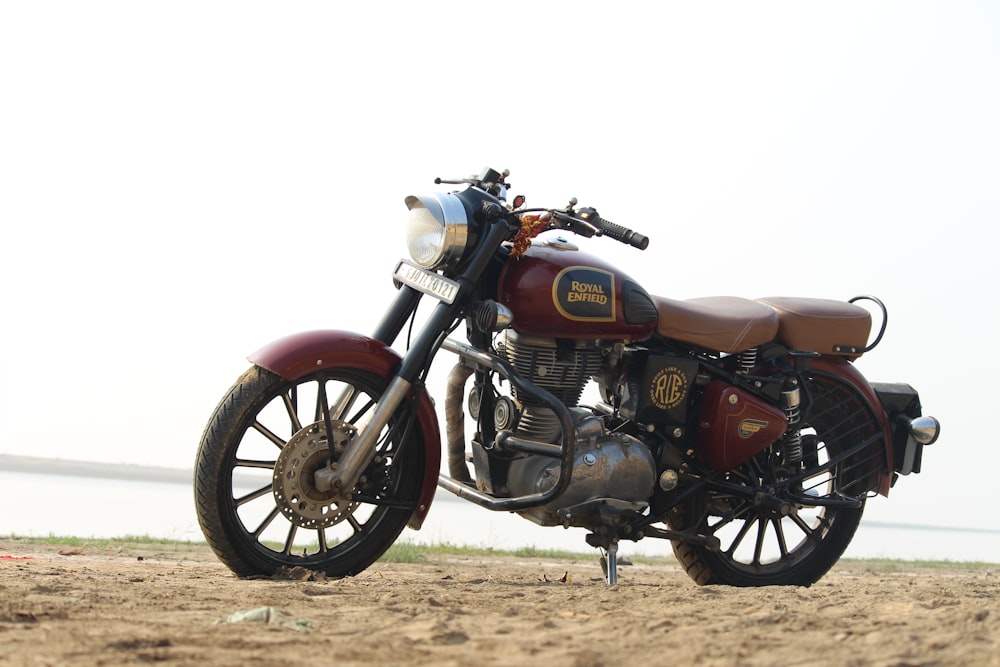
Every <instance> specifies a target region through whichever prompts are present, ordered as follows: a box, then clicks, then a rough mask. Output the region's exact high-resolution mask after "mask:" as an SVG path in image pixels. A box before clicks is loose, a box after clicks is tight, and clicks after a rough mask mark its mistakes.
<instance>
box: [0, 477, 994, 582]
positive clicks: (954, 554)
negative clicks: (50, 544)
mask: <svg viewBox="0 0 1000 667" xmlns="http://www.w3.org/2000/svg"><path fill="white" fill-rule="evenodd" d="M873 502H877V501H873ZM0 507H2V508H3V510H2V515H0V534H2V535H9V534H15V535H25V536H47V535H50V534H51V535H74V536H78V537H85V538H86V537H121V536H125V535H148V536H150V537H157V538H166V539H172V540H187V541H196V542H200V541H203V537H202V534H201V530H200V529H199V527H198V520H197V518H196V516H195V511H194V500H193V494H192V491H191V487H190V485H189V484H183V483H170V482H150V481H129V480H121V479H102V478H92V477H69V476H61V475H44V474H32V473H23V472H7V471H0ZM585 535H586V531H585V530H583V529H580V528H570V529H568V530H567V529H563V528H543V527H541V526H537V525H535V524H533V523H531V522H529V521H526V520H524V519H522V518H521V517H519V516H516V515H512V514H509V513H498V512H490V511H489V510H485V509H482V508H481V507H477V506H475V505H472V504H470V503H467V502H464V501H460V500H457V499H455V498H454V497H452V496H451V495H450V494H449V493H447V492H446V491H442V490H439V491H438V495H437V499H436V500H435V502H434V505H433V506H432V507H431V512H430V514H429V516H428V518H427V521H426V522H425V524H424V527H423V529H421V530H420V531H412V530H409V529H407V530H406V531H405V532H404V533H403V537H402V539H407V540H410V541H412V542H415V543H419V544H426V543H441V542H446V543H450V544H455V545H467V546H475V547H487V548H495V549H516V548H520V547H529V546H533V547H536V548H539V549H560V550H564V551H578V552H584V553H586V552H590V551H593V550H592V549H591V548H590V547H589V546H587V544H586V543H585V542H584V536H585ZM669 552H670V546H669V544H667V543H665V542H662V541H660V540H644V541H642V542H639V543H631V542H623V543H622V544H621V553H622V554H632V555H660V554H665V553H669ZM845 557H848V558H895V559H903V560H924V559H926V560H951V561H986V562H1000V532H997V531H975V530H967V529H948V528H940V527H927V526H912V525H899V524H891V523H883V522H878V521H866V520H862V522H861V527H860V528H859V529H858V532H857V535H856V536H855V539H854V541H853V542H852V543H851V545H850V546H849V547H848V549H847V552H846V554H845Z"/></svg>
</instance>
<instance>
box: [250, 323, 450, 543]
mask: <svg viewBox="0 0 1000 667" xmlns="http://www.w3.org/2000/svg"><path fill="white" fill-rule="evenodd" d="M248 359H249V360H250V362H251V363H253V364H256V365H257V366H260V367H261V368H266V369H267V370H269V371H271V372H272V373H275V374H277V375H280V376H281V377H283V378H285V379H286V380H298V379H300V378H302V377H304V376H305V375H308V374H309V373H312V372H315V371H317V370H321V369H323V368H333V367H339V368H354V369H357V370H362V371H367V372H369V373H374V374H375V375H378V376H379V377H382V378H385V379H386V380H390V379H392V378H393V377H394V376H395V375H396V372H397V371H398V370H399V366H400V364H401V363H402V358H401V357H400V356H399V354H398V353H396V351H395V350H393V349H392V348H390V347H389V346H387V345H386V344H385V343H383V342H381V341H379V340H375V339H374V338H369V337H367V336H362V335H361V334H357V333H352V332H350V331H336V330H323V331H306V332H303V333H297V334H292V335H291V336H286V337H285V338H281V339H278V340H276V341H274V342H273V343H270V344H268V345H265V346H264V347H262V348H261V349H259V350H257V351H256V352H254V353H253V354H251V355H250V356H249V357H248ZM417 393H419V396H418V398H417V423H418V424H419V426H420V430H421V432H422V434H423V441H424V449H425V451H424V461H425V466H424V480H423V483H422V485H421V490H420V498H419V500H418V501H417V508H416V510H414V513H413V517H412V518H411V519H410V523H409V526H410V528H413V529H415V530H416V529H419V528H420V526H421V525H422V524H423V522H424V518H426V516H427V512H428V510H429V509H430V506H431V502H432V501H433V500H434V492H435V491H436V490H437V477H438V471H439V470H440V468H441V430H440V428H439V426H438V420H437V413H436V412H435V411H434V404H433V402H432V401H431V398H430V396H429V395H428V394H427V392H426V391H420V392H416V391H415V390H411V393H410V395H409V396H408V399H409V400H410V401H412V400H413V398H414V396H415V395H416V394H417Z"/></svg>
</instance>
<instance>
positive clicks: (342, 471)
mask: <svg viewBox="0 0 1000 667" xmlns="http://www.w3.org/2000/svg"><path fill="white" fill-rule="evenodd" d="M508 175H509V174H508V173H507V172H504V173H498V172H497V171H494V170H492V169H486V170H484V171H483V172H482V173H481V174H480V175H478V176H474V177H470V178H465V179H459V180H450V181H448V180H441V179H437V180H436V181H435V182H436V183H438V184H446V185H449V186H455V187H454V188H453V189H452V190H451V191H448V192H438V193H434V194H429V195H420V196H410V197H407V198H406V200H405V201H406V206H407V208H408V211H409V218H408V223H407V229H406V236H407V245H408V249H409V254H410V257H409V259H404V260H401V261H399V263H398V264H397V266H396V268H395V271H394V273H393V278H394V282H395V285H396V287H397V288H398V291H397V294H396V296H395V299H394V301H393V302H392V303H391V305H389V307H388V309H387V310H386V312H385V314H384V316H383V317H382V319H381V321H380V323H379V324H378V326H377V328H376V330H375V331H374V332H373V333H372V335H370V336H366V335H363V334H359V333H352V332H349V331H338V330H324V331H310V332H305V333H298V334H294V335H291V336H288V337H286V338H282V339H280V340H278V341H275V342H273V343H271V344H269V345H266V346H265V347H263V348H262V349H260V350H258V351H257V352H255V353H254V354H252V355H250V357H249V360H250V361H251V362H252V364H253V365H252V366H251V368H250V369H249V370H247V371H246V373H244V374H243V375H242V376H241V377H240V378H239V379H238V380H237V381H236V383H235V384H234V385H233V387H232V388H231V389H230V390H229V392H228V393H227V394H226V395H225V396H224V397H223V399H222V401H221V402H220V403H219V405H218V407H217V408H216V410H215V412H214V414H213V415H212V416H211V418H210V420H209V422H208V425H207V426H206V429H205V432H204V434H203V437H202V440H201V443H200V447H199V450H198V454H197V461H196V466H195V480H194V482H195V498H196V505H197V512H198V518H199V522H200V525H201V528H202V530H203V532H204V534H205V537H206V539H207V541H208V543H209V545H211V547H212V549H213V550H214V552H215V553H216V555H217V556H218V557H219V558H220V559H221V560H222V562H224V563H225V564H226V565H227V566H228V567H229V568H230V569H231V570H232V571H233V572H234V573H235V574H236V575H238V576H241V577H249V576H260V575H271V574H274V573H276V572H278V571H279V570H281V569H282V568H292V567H304V568H307V569H310V570H316V571H322V572H325V573H326V574H327V575H329V576H331V577H342V576H350V575H355V574H357V573H359V572H361V571H362V570H364V569H365V568H367V567H368V566H370V565H371V564H372V563H373V562H375V561H376V560H377V559H378V558H379V557H381V556H382V554H383V553H384V552H385V551H386V550H387V549H388V548H389V547H390V546H391V545H392V544H393V543H394V542H395V540H396V539H397V538H398V536H399V535H400V533H401V532H402V530H403V529H404V527H407V526H409V527H411V528H414V529H419V528H420V526H421V524H422V523H423V521H424V519H425V517H426V516H427V514H428V511H429V510H430V507H431V502H432V500H433V499H434V495H435V490H436V489H437V487H441V488H443V489H445V490H446V491H449V492H451V493H453V494H455V495H456V496H458V497H459V498H462V499H464V500H467V501H469V502H472V503H475V504H477V505H479V506H481V507H483V508H485V509H487V510H493V511H503V512H514V513H517V514H518V515H520V516H522V517H524V518H525V519H527V520H530V521H533V522H535V523H537V524H540V525H542V526H563V527H579V528H583V529H586V530H587V531H588V532H587V534H586V541H587V543H588V544H590V545H591V546H593V547H596V548H598V549H600V553H601V563H602V566H603V569H604V572H605V579H606V582H607V583H608V584H615V583H617V578H618V573H617V569H618V559H617V553H618V545H619V542H620V541H621V540H631V541H638V540H641V539H646V538H658V539H663V540H668V541H670V542H671V544H672V547H673V552H674V554H675V556H676V558H677V560H678V561H679V562H680V564H681V565H682V566H683V567H684V568H685V570H686V571H687V573H688V574H689V575H690V576H691V578H692V579H693V580H694V581H695V582H697V583H698V584H727V585H734V586H764V585H804V586H808V585H810V584H813V583H815V582H816V581H818V580H819V579H820V578H821V577H822V576H823V575H824V574H825V573H826V572H827V571H828V570H829V569H830V568H831V567H832V566H833V565H834V563H836V562H837V560H838V559H839V558H840V556H841V555H842V554H843V552H844V550H845V549H846V548H847V546H848V544H849V543H850V542H851V539H852V537H853V536H854V533H855V531H856V529H857V527H858V524H859V522H860V521H861V516H862V512H863V510H864V507H865V503H866V500H867V499H868V498H869V497H871V496H874V495H888V493H889V490H890V488H891V487H892V486H893V485H894V484H895V482H896V481H897V479H898V478H899V476H901V475H909V474H914V473H919V472H920V469H921V462H922V453H923V448H924V446H926V445H930V444H933V443H934V442H935V441H936V440H937V438H938V435H939V433H940V428H941V426H940V423H939V422H938V420H937V419H935V418H933V417H929V416H923V414H922V411H921V410H922V409H921V405H920V398H919V396H918V394H917V392H916V391H915V390H914V389H913V388H912V387H910V386H909V385H907V384H901V383H870V382H869V381H868V380H866V379H865V377H864V376H863V375H862V374H861V373H860V372H859V371H858V369H857V368H856V366H855V365H854V364H853V362H854V361H855V360H856V359H858V358H859V357H860V356H861V355H863V354H865V353H867V352H870V351H871V350H872V349H873V348H874V347H875V346H876V345H878V343H879V341H880V340H881V339H882V335H883V334H884V332H885V327H886V322H887V311H886V308H885V306H884V304H883V303H882V302H881V301H879V300H878V299H877V298H875V297H873V296H860V297H855V298H853V299H850V300H849V301H844V302H841V301H835V300H827V299H816V298H794V297H770V298H762V299H756V300H750V299H745V298H740V297H731V296H716V297H706V298H696V299H689V300H674V299H670V298H666V297H662V296H656V295H654V294H651V293H649V292H647V291H646V290H645V289H644V288H643V287H642V286H640V285H639V284H638V283H637V282H636V281H634V280H633V279H631V278H630V277H629V276H628V275H626V274H625V273H624V272H622V271H621V270H619V269H617V268H615V267H613V266H611V265H609V264H608V263H606V262H604V261H602V260H601V259H600V258H598V257H594V256H591V255H588V254H586V253H584V252H582V251H580V250H579V249H578V247H577V246H576V245H574V244H573V243H571V242H570V241H568V240H567V239H566V236H568V235H569V234H570V233H572V234H577V235H579V236H582V237H598V236H603V237H607V238H609V239H613V240H615V241H619V242H621V243H624V244H626V245H629V246H632V247H634V248H637V249H639V250H645V249H646V247H647V246H648V244H649V239H648V238H647V237H646V236H644V235H642V234H640V233H637V232H635V231H632V230H630V229H627V228H625V227H621V226H619V225H616V224H614V223H612V222H609V221H608V220H606V219H605V218H602V217H601V216H600V215H599V214H598V212H597V211H596V210H595V209H593V208H586V207H579V208H578V207H577V201H576V200H575V199H573V200H571V201H570V203H569V205H568V206H566V207H564V208H560V209H533V208H526V207H525V199H524V197H521V196H518V197H514V198H513V200H512V201H511V202H510V203H508V201H507V198H508V183H507V177H508ZM550 231H555V232H556V234H555V235H552V234H545V236H544V238H541V237H540V235H542V234H544V233H545V232H550ZM425 297H427V298H429V299H431V300H432V302H433V303H434V306H433V310H432V312H431V313H430V315H428V316H427V317H426V319H425V320H424V322H423V324H422V326H421V327H419V328H418V330H417V331H414V328H415V325H414V321H415V319H416V315H415V314H416V311H417V306H418V303H419V302H420V301H421V300H422V299H424V298H425ZM859 302H866V305H867V306H868V307H863V306H861V305H859ZM873 313H879V314H880V315H881V327H880V330H879V332H878V334H877V335H876V337H875V339H874V341H873V342H871V343H869V338H870V334H871V332H872V319H873V318H872V314H873ZM408 322H409V333H408V336H407V351H406V353H405V354H403V355H400V354H399V353H397V352H396V351H395V350H394V349H393V348H392V347H390V346H391V345H393V344H394V343H395V342H396V340H397V338H399V336H400V335H401V333H402V332H403V330H404V329H405V328H407V326H408V325H407V323H408ZM460 327H461V328H462V333H464V340H460V339H458V338H456V337H452V334H453V333H455V331H456V330H457V329H459V328H460ZM442 353H449V354H450V355H453V356H454V358H455V365H454V367H453V368H452V369H451V372H450V373H449V375H448V379H447V386H446V393H445V396H444V413H445V424H446V429H445V441H446V442H445V447H444V448H445V449H446V451H447V469H448V474H444V473H442V472H441V451H442V443H441V440H442V434H441V429H440V425H439V422H438V417H437V413H436V410H435V403H434V400H433V399H432V397H431V396H430V395H429V393H428V389H427V375H428V371H429V369H430V367H431V363H432V361H433V360H434V359H435V358H437V357H438V356H439V355H441V354H442ZM470 379H471V380H472V382H471V387H470V386H469V385H470V382H469V381H470ZM588 385H589V386H590V387H591V389H593V388H594V387H595V385H596V390H597V392H598V394H597V399H596V400H594V401H593V404H592V405H581V404H580V400H581V397H582V396H583V392H584V390H585V388H587V386H588ZM466 410H467V411H468V415H466ZM467 420H468V423H469V424H473V423H474V429H473V435H472V436H471V438H470V439H469V440H468V442H467V438H466V426H467V423H466V422H467ZM470 466H471V472H470Z"/></svg>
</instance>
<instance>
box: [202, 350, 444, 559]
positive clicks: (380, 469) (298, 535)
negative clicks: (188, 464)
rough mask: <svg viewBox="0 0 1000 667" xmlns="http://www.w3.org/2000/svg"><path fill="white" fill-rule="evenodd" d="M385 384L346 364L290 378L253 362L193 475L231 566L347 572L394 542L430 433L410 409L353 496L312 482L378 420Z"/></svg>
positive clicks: (413, 496) (206, 440)
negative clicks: (324, 489)
mask: <svg viewBox="0 0 1000 667" xmlns="http://www.w3.org/2000/svg"><path fill="white" fill-rule="evenodd" d="M386 384H387V381H386V380H385V379H384V378H381V377H379V376H376V375H373V374H371V373H368V372H365V371H360V370H356V369H349V368H334V369H324V370H323V371H317V372H314V373H312V374H309V375H307V376H305V377H303V378H300V379H298V380H295V381H288V380H285V379H283V378H281V377H280V376H278V375H275V374H274V373H271V372H270V371H267V370H265V369H263V368H260V367H257V366H254V367H252V368H250V369H249V370H248V371H247V372H246V373H244V374H243V376H241V377H240V378H239V380H237V381H236V383H235V384H234V385H233V387H232V389H230V391H229V393H228V394H227V395H226V397H225V398H223V400H222V402H221V403H220V404H219V406H218V407H217V408H216V410H215V413H214V414H213V415H212V417H211V419H210V420H209V423H208V426H207V427H206V428H205V433H204V435H203V436H202V441H201V445H200V447H199V450H198V456H197V461H196V465H195V478H194V491H195V505H196V509H197V513H198V521H199V523H200V525H201V529H202V532H203V533H204V534H205V538H206V540H207V541H208V543H209V545H210V546H211V547H212V549H213V550H214V551H215V553H216V555H217V556H218V557H219V559H220V560H222V562H223V563H225V564H226V565H227V566H228V567H229V568H230V569H231V570H232V571H233V572H234V573H236V574H237V575H238V576H241V577H249V576H261V575H263V576H268V575H272V574H274V573H275V572H277V571H278V570H280V569H282V568H292V567H297V566H301V567H305V568H308V569H311V570H317V571H323V572H325V573H326V574H327V575H329V576H333V577H342V576H349V575H354V574H357V573H358V572H360V571H362V570H364V569H365V568H366V567H368V566H369V565H371V564H372V563H373V562H375V561H376V560H377V559H378V558H379V557H380V556H381V555H382V554H383V553H385V551H386V550H387V549H388V548H389V547H390V546H391V545H392V543H393V542H394V541H395V540H396V538H397V537H398V536H399V534H400V532H402V530H403V528H404V527H405V526H406V524H407V522H408V521H409V519H410V517H411V516H412V514H413V512H414V510H415V508H416V505H417V499H418V497H419V495H420V491H421V484H422V481H423V477H424V465H425V462H424V443H423V441H422V435H421V433H420V429H419V427H418V425H417V424H416V422H415V419H411V412H410V411H409V410H408V409H407V408H406V407H405V406H404V407H401V408H400V409H399V411H397V413H396V414H395V415H394V416H393V417H392V419H390V421H389V423H388V424H387V425H386V427H385V428H383V429H382V432H381V433H380V434H379V438H378V441H377V446H376V454H375V456H374V458H373V460H372V462H371V463H370V464H369V465H368V467H367V468H366V470H365V471H364V473H363V475H362V477H361V479H360V480H359V482H358V485H357V486H356V487H355V488H354V489H353V490H352V493H351V495H350V498H349V499H344V497H343V496H335V495H334V494H333V493H331V492H326V493H324V492H321V491H319V490H317V489H316V488H315V486H314V485H313V484H312V479H313V476H312V473H313V472H314V471H315V470H317V469H318V468H320V467H322V466H325V465H326V464H327V463H328V462H329V461H330V460H331V458H332V459H334V460H335V459H336V458H337V456H338V455H339V452H340V451H342V445H341V444H340V443H341V442H343V440H344V439H345V437H347V436H348V435H350V434H353V433H354V432H355V430H354V429H360V428H362V427H363V426H364V423H365V421H366V420H367V419H368V418H370V416H371V414H372V412H373V411H374V407H375V406H376V405H377V403H378V401H379V400H380V399H381V396H382V394H383V392H384V390H385V386H386ZM327 424H330V425H331V428H332V429H333V431H334V433H333V437H331V436H330V434H328V433H327V432H326V430H327V429H326V425H327ZM331 442H332V443H333V445H332V446H333V450H334V451H333V455H332V457H331V453H330V443H331Z"/></svg>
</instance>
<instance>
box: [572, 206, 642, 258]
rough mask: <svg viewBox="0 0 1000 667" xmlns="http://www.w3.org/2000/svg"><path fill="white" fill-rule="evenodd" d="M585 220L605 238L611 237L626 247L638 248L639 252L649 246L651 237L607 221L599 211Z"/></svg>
mask: <svg viewBox="0 0 1000 667" xmlns="http://www.w3.org/2000/svg"><path fill="white" fill-rule="evenodd" d="M584 219H585V220H587V221H588V222H590V224H592V225H594V226H595V227H597V228H598V229H600V230H601V233H602V234H604V235H605V236H610V237H611V238H613V239H614V240H616V241H621V242H622V243H624V244H625V245H630V246H632V247H633V248H638V249H639V250H645V249H646V248H647V247H648V246H649V237H648V236H644V235H642V234H640V233H639V232H633V231H632V230H631V229H628V228H626V227H622V226H621V225H616V224H615V223H613V222H611V221H610V220H605V219H604V218H602V217H601V216H600V215H599V214H598V213H597V211H594V212H593V214H592V215H590V216H589V217H585V218H584Z"/></svg>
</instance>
